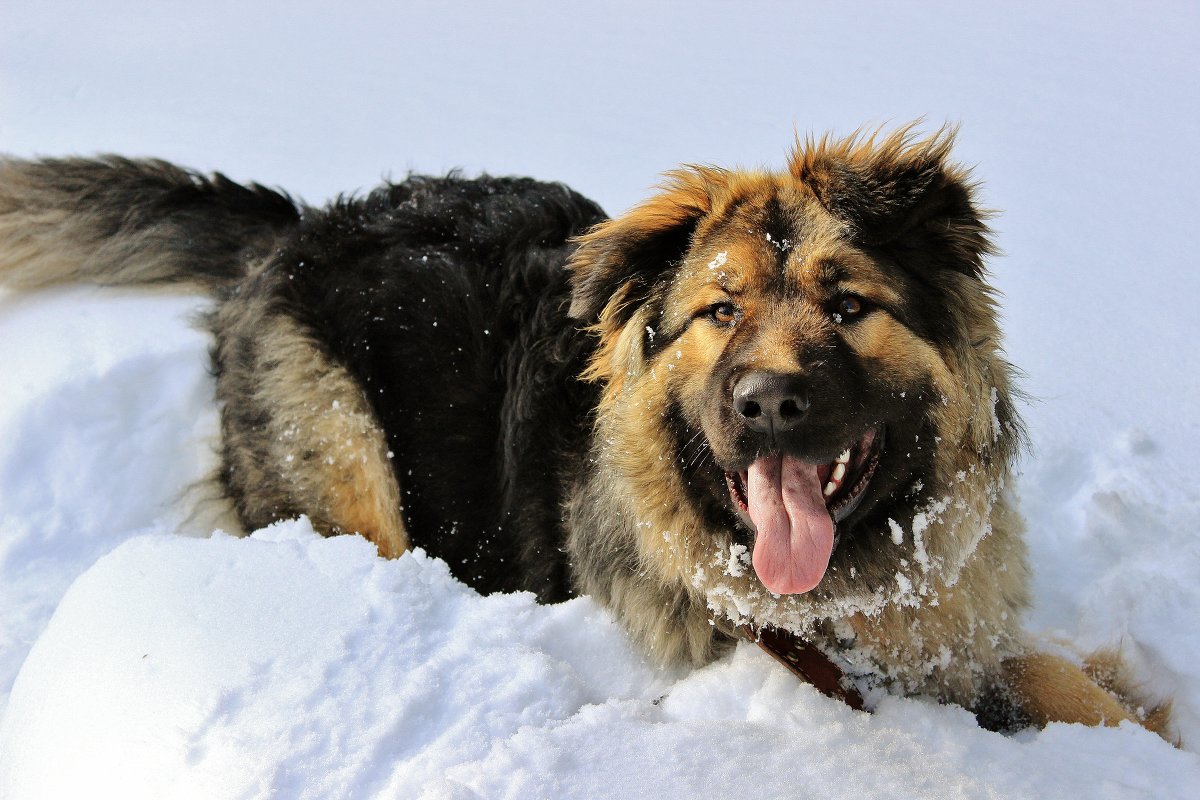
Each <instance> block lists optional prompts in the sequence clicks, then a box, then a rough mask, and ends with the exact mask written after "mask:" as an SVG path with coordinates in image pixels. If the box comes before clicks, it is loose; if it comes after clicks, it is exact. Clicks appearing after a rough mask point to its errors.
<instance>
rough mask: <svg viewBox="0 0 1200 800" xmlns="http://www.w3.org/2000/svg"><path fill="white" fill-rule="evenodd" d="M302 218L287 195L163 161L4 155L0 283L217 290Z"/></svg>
mask: <svg viewBox="0 0 1200 800" xmlns="http://www.w3.org/2000/svg"><path fill="white" fill-rule="evenodd" d="M299 217H300V211H299V208H298V207H297V205H296V204H295V203H294V202H293V201H292V200H291V198H289V197H287V196H286V195H284V194H281V193H279V192H275V191H272V190H270V189H266V188H264V187H262V186H259V185H257V184H251V185H250V186H242V185H239V184H237V183H234V182H233V181H231V180H229V179H228V178H226V177H225V176H223V175H220V174H216V175H213V176H212V177H211V178H210V177H205V176H203V175H200V174H199V173H196V172H192V171H190V170H185V169H181V168H179V167H176V166H173V165H171V164H168V163H166V162H165V161H151V160H130V159H126V158H119V157H116V156H105V157H101V158H95V159H85V158H64V159H46V160H41V161H22V160H16V159H4V158H0V285H7V286H13V287H22V288H31V287H36V286H47V285H50V284H55V283H65V282H71V281H87V282H92V283H101V284H148V283H163V282H175V281H187V282H195V283H199V284H201V285H202V286H204V287H206V288H209V289H213V288H216V287H218V286H220V285H223V284H225V283H227V282H229V281H232V280H235V279H236V278H238V277H239V276H240V275H241V274H242V272H243V270H244V269H245V265H246V264H247V262H248V260H249V259H252V258H255V257H256V256H262V255H265V254H267V253H268V252H270V250H271V248H272V247H273V246H274V244H275V242H276V241H277V240H278V238H279V236H280V235H281V234H283V233H284V232H285V231H286V230H287V229H289V228H290V227H291V226H292V225H294V224H295V223H296V222H297V220H298V219H299Z"/></svg>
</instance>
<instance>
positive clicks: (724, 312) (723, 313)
mask: <svg viewBox="0 0 1200 800" xmlns="http://www.w3.org/2000/svg"><path fill="white" fill-rule="evenodd" d="M708 315H709V316H710V317H712V320H713V322H715V323H717V324H718V325H726V326H728V325H732V324H733V323H735V322H737V306H735V305H734V304H733V303H717V304H716V305H714V306H711V307H710V308H709V309H708Z"/></svg>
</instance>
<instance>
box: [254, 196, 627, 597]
mask: <svg viewBox="0 0 1200 800" xmlns="http://www.w3.org/2000/svg"><path fill="white" fill-rule="evenodd" d="M602 219H603V212H602V211H601V210H600V208H599V207H598V206H596V205H595V204H594V203H592V202H591V201H589V200H587V199H585V198H584V197H582V196H581V195H579V194H576V193H575V192H572V191H571V190H569V189H567V188H566V187H564V186H562V185H559V184H547V183H540V182H537V181H534V180H530V179H516V178H491V177H482V178H479V179H474V180H466V179H462V178H460V177H458V176H456V175H453V174H452V175H450V176H448V177H445V178H429V177H410V178H409V179H407V180H405V181H404V182H402V183H398V184H390V185H385V186H383V187H382V188H380V189H377V190H375V191H374V192H372V193H371V194H369V195H367V196H366V197H364V198H361V199H339V200H338V201H336V202H334V203H333V204H331V205H330V206H329V207H327V208H325V209H322V210H320V211H317V212H309V213H306V214H305V217H304V219H303V220H302V222H301V224H300V226H299V227H298V228H297V229H296V230H295V232H294V234H293V235H292V236H291V237H289V238H288V240H287V243H286V244H285V245H284V246H283V248H282V250H281V252H279V254H278V255H277V256H276V257H275V258H273V259H272V261H271V263H270V266H269V267H268V270H269V271H270V272H272V273H274V274H272V275H270V276H269V277H268V276H264V277H267V280H268V281H269V282H270V283H272V284H273V285H274V287H275V291H276V292H278V295H279V301H280V303H281V310H282V311H283V312H284V313H286V314H288V315H289V316H292V317H293V318H295V319H298V320H299V321H301V322H302V323H303V324H304V325H306V326H308V327H310V328H311V329H312V331H313V333H314V340H315V341H316V342H319V343H321V344H322V345H323V346H324V347H326V348H328V351H329V354H330V355H331V356H332V358H333V359H334V360H336V361H337V362H340V363H342V364H344V365H345V366H346V367H347V368H348V369H349V370H350V371H351V373H352V374H353V375H354V376H355V378H356V379H357V381H358V383H359V384H360V385H361V386H362V387H363V389H364V391H365V392H366V394H367V397H368V399H369V401H370V403H371V406H372V407H373V408H374V411H375V413H376V415H377V416H378V419H379V421H380V423H381V424H382V427H383V429H384V431H385V433H386V435H387V440H388V446H389V448H390V449H391V450H392V452H393V453H394V458H393V460H392V464H393V467H394V470H395V474H396V478H397V481H398V483H399V485H400V488H401V498H402V503H403V509H404V510H403V515H404V522H405V525H406V527H407V529H408V533H409V537H410V540H411V542H412V544H413V545H414V546H417V547H424V548H426V549H427V550H428V551H429V552H431V553H432V554H434V555H437V556H440V557H442V558H444V559H445V560H446V561H447V562H448V563H449V564H450V565H451V567H452V568H453V569H454V570H455V571H456V574H458V575H459V577H460V578H461V579H463V580H464V581H465V582H467V583H469V584H470V585H472V586H473V587H475V588H476V589H479V590H480V591H485V592H489V591H498V590H504V591H514V590H531V591H535V592H537V594H538V595H539V597H541V598H542V599H543V600H555V599H561V598H564V597H566V596H568V595H569V593H570V584H569V580H568V575H567V571H566V563H565V556H564V555H563V553H562V552H561V548H562V541H563V536H564V534H563V527H562V526H563V522H562V518H563V514H562V505H563V500H564V490H565V485H564V484H565V481H566V480H568V478H569V476H571V475H572V474H573V473H574V472H575V471H576V468H578V467H579V466H580V465H579V464H578V461H579V454H580V453H584V452H586V451H587V446H586V441H587V436H588V432H589V430H590V414H591V409H592V408H594V406H595V403H596V397H595V391H594V389H593V388H592V387H591V385H589V384H586V383H584V382H582V381H581V380H580V379H579V377H578V376H579V375H580V374H581V373H582V372H583V368H584V365H585V363H586V361H587V357H588V354H589V352H590V347H591V341H590V338H589V337H588V336H587V335H586V334H584V333H583V332H582V331H581V330H579V329H578V328H577V325H576V323H574V322H573V321H572V320H569V319H568V317H567V314H566V309H567V307H568V305H569V302H570V294H569V287H568V277H567V273H566V271H565V270H564V269H563V264H564V262H565V260H566V257H567V254H568V251H569V249H570V245H569V244H568V240H569V239H570V238H571V237H573V236H576V235H578V234H580V233H582V232H583V231H585V230H586V229H587V228H589V227H590V226H591V225H593V224H595V223H596V222H599V221H600V220H602ZM350 265H352V267H350ZM482 553H486V554H487V555H486V557H480V556H481V554H482Z"/></svg>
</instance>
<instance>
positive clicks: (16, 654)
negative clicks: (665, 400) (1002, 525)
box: [0, 0, 1200, 800]
mask: <svg viewBox="0 0 1200 800" xmlns="http://www.w3.org/2000/svg"><path fill="white" fill-rule="evenodd" d="M1046 5H1047V4H1033V3H1029V4H1010V5H1007V6H1005V7H1004V8H1001V7H998V6H997V7H995V8H983V7H973V6H969V5H966V4H952V3H935V2H928V3H925V4H922V5H921V6H905V7H903V8H902V7H900V6H895V5H893V4H883V3H878V4H874V3H873V4H870V5H869V6H867V7H863V6H862V5H857V6H855V7H853V8H851V7H849V6H847V7H846V8H845V9H843V8H841V7H840V6H839V5H837V4H821V3H813V4H804V5H803V6H798V5H792V4H783V3H761V4H751V5H747V4H737V5H730V4H726V3H718V2H702V1H701V0H694V1H693V2H688V3H660V4H653V5H648V6H647V5H646V4H633V3H616V4H605V5H601V4H591V3H573V4H570V5H569V6H566V5H561V4H550V3H545V4H541V3H533V2H526V3H518V4H512V5H505V6H493V7H490V8H488V9H484V8H483V7H479V6H477V5H467V4H463V5H461V6H459V5H454V4H450V3H406V4H385V3H371V4H362V5H355V6H354V8H353V11H350V10H346V9H342V8H338V9H335V8H333V7H332V6H328V5H326V4H317V3H305V2H298V3H289V4H287V6H286V7H284V6H272V5H269V4H265V3H257V2H245V1H243V2H238V3H233V2H229V1H228V0H226V1H224V2H214V3H206V4H192V5H180V4H151V3H134V2H113V3H105V4H91V3H83V2H51V3H32V2H28V1H27V0H11V2H8V3H6V4H5V7H4V9H3V11H0V106H2V108H3V114H0V150H3V151H6V152H9V153H14V154H18V155H33V154H38V153H42V154H66V153H74V152H78V153H90V152H97V151H116V152H121V153H125V154H130V155H157V156H163V157H167V158H170V159H172V160H175V161H178V162H181V163H185V164H188V165H192V166H196V167H198V168H202V169H221V170H223V171H226V172H227V173H228V174H230V176H231V177H234V178H235V179H240V180H260V181H263V182H265V183H268V184H277V185H281V186H284V187H286V188H288V189H290V190H293V191H296V192H298V193H299V194H300V195H302V196H304V197H305V198H307V199H308V200H310V201H313V202H317V201H320V200H321V199H323V198H327V197H330V196H332V195H333V194H334V193H336V192H338V191H342V190H347V189H353V188H355V187H368V186H370V185H372V184H373V183H375V182H376V181H377V180H378V178H379V177H380V176H381V175H383V174H384V173H386V172H388V171H389V170H390V171H391V172H392V173H394V174H402V173H403V172H404V171H406V170H407V169H409V168H413V169H417V170H421V171H430V172H439V171H444V170H445V169H448V168H451V167H455V166H461V167H463V168H465V169H466V170H467V171H468V172H475V171H479V170H482V169H487V170H489V171H491V172H493V173H521V174H530V175H534V176H537V177H541V178H550V179H560V180H564V181H566V182H568V183H570V184H572V185H573V186H575V187H576V188H578V189H579V190H580V191H582V192H584V193H585V194H588V195H590V196H592V197H594V198H595V199H597V200H598V201H600V202H601V203H602V204H603V205H604V206H605V207H606V208H608V209H609V210H610V211H619V210H621V209H622V208H626V207H628V206H630V205H632V204H633V203H634V202H636V201H637V200H638V199H640V198H641V197H643V196H645V193H646V192H647V191H648V187H649V186H651V185H652V184H653V183H654V182H655V180H656V177H655V176H656V175H657V174H658V173H661V172H662V171H664V170H666V169H669V168H671V167H673V166H675V165H677V164H679V163H684V162H694V163H706V162H711V163H718V164H722V165H733V164H738V163H741V164H745V165H751V166H753V165H758V164H767V165H773V166H775V167H778V166H780V165H781V164H782V163H783V159H784V155H785V150H786V148H787V146H788V145H789V144H790V142H791V141H792V138H793V132H794V131H798V132H799V133H800V134H801V135H804V134H805V133H807V132H809V131H813V132H816V133H820V132H821V131H823V130H825V129H827V128H832V129H835V130H838V131H840V132H847V131H850V130H852V129H854V128H857V127H859V126H861V125H864V124H867V125H873V124H878V123H881V122H887V121H894V122H903V121H906V120H909V119H914V118H917V117H920V116H924V117H925V118H926V119H927V120H928V122H927V127H935V126H936V125H938V124H940V123H941V122H942V121H943V120H949V121H951V122H961V123H962V126H963V127H962V132H961V134H960V137H959V145H958V148H957V155H958V157H959V158H960V159H961V160H963V161H964V162H966V163H969V164H973V165H975V169H976V174H977V176H978V177H979V178H980V179H981V180H983V181H984V200H985V203H986V204H987V205H989V206H991V207H995V208H998V209H1001V210H1002V213H1001V214H1000V215H999V216H998V217H997V218H996V220H995V222H994V225H995V227H996V229H997V231H998V236H999V243H1000V245H1001V246H1002V248H1003V249H1004V251H1005V255H1004V256H1001V257H998V258H995V259H993V261H992V267H993V270H994V272H995V277H996V282H997V284H998V285H999V287H1000V288H1001V289H1002V290H1003V293H1004V298H1003V304H1004V314H1005V318H1006V328H1007V350H1008V353H1009V355H1010V357H1011V359H1012V360H1013V361H1014V363H1016V364H1017V365H1019V366H1020V367H1021V368H1022V370H1023V371H1024V372H1025V373H1026V379H1025V381H1024V382H1023V385H1024V388H1025V389H1026V390H1027V391H1028V392H1029V393H1030V395H1031V397H1032V398H1033V399H1032V400H1031V401H1030V402H1029V403H1028V404H1027V405H1026V406H1025V408H1023V413H1024V415H1025V417H1026V420H1027V422H1028V424H1029V429H1030V433H1031V439H1032V441H1033V449H1032V452H1031V453H1030V455H1029V456H1028V457H1027V458H1026V459H1025V461H1024V466H1023V474H1022V475H1021V477H1020V480H1019V485H1018V489H1019V491H1020V493H1021V496H1022V500H1023V503H1022V505H1023V509H1024V511H1025V514H1026V517H1027V521H1028V526H1029V538H1030V543H1031V546H1032V549H1033V554H1034V563H1035V566H1036V570H1037V574H1036V578H1035V584H1034V591H1035V597H1036V607H1035V609H1034V613H1033V615H1032V619H1031V621H1030V627H1031V629H1032V630H1033V631H1035V632H1036V633H1037V634H1038V635H1040V636H1042V637H1044V638H1045V640H1046V641H1047V642H1048V643H1050V645H1052V646H1053V645H1055V643H1061V642H1070V643H1072V644H1073V645H1075V646H1078V647H1079V648H1082V649H1090V648H1095V647H1101V646H1119V647H1120V648H1121V650H1122V652H1123V654H1124V655H1125V657H1126V658H1127V659H1128V661H1129V662H1130V664H1131V665H1132V666H1133V667H1134V669H1135V671H1136V673H1137V675H1138V676H1139V678H1140V679H1142V680H1143V681H1144V682H1145V685H1146V686H1147V688H1149V689H1151V690H1154V691H1157V692H1162V693H1164V694H1169V695H1172V696H1173V697H1174V698H1175V711H1176V717H1177V721H1178V726H1179V728H1180V733H1181V734H1182V736H1183V749H1181V750H1176V749H1173V748H1171V747H1169V746H1168V745H1166V744H1165V743H1163V742H1162V741H1161V740H1160V739H1158V738H1157V737H1154V736H1152V735H1150V734H1148V733H1146V732H1145V731H1142V730H1140V729H1136V728H1131V727H1123V728H1120V729H1086V728H1082V727H1079V726H1065V725H1052V726H1050V727H1049V728H1047V729H1046V730H1045V731H1041V732H1025V733H1022V734H1019V735H1017V736H1014V737H1008V738H1006V737H1003V736H999V735H997V734H991V733H987V732H984V731H981V730H979V729H978V728H977V727H976V726H975V724H974V721H973V719H972V718H971V717H970V715H968V714H967V713H966V712H964V711H962V710H961V709H957V708H953V707H941V706H937V705H935V704H932V703H930V702H927V701H923V700H920V699H900V698H884V699H883V700H882V702H881V704H880V706H879V708H878V709H877V711H876V712H875V713H874V714H871V715H864V714H860V713H857V712H854V711H851V710H850V709H848V708H847V707H845V706H843V705H841V704H839V703H837V702H836V701H833V700H830V699H828V698H825V697H823V696H821V695H819V694H817V693H816V692H815V691H814V690H813V689H811V688H810V687H808V686H805V685H802V684H799V683H797V682H796V681H795V680H794V679H792V678H791V677H790V676H788V675H787V674H786V673H785V672H783V671H782V670H780V669H779V668H778V667H777V666H776V665H775V664H774V662H772V661H771V660H770V659H769V658H767V657H766V656H764V655H762V654H761V653H759V652H758V651H756V650H755V649H753V648H748V647H742V648H739V649H738V650H737V651H736V652H735V653H733V654H732V655H731V656H730V657H728V658H726V659H724V660H722V661H720V662H717V663H715V664H713V665H710V666H709V667H706V668H704V669H701V670H697V671H694V672H691V673H686V672H681V673H668V672H663V671H660V670H657V669H655V668H653V667H651V666H649V665H648V664H647V663H645V662H644V661H643V659H642V658H641V657H640V655H639V654H638V653H637V652H635V651H633V650H632V649H631V647H630V645H629V643H628V642H627V640H626V639H625V637H624V635H623V633H622V632H621V631H620V629H619V628H618V627H617V626H616V625H614V623H613V622H612V621H611V619H610V618H609V617H608V616H607V614H605V612H603V611H602V610H601V609H599V608H598V607H597V606H596V605H595V604H594V603H592V602H591V601H590V600H588V599H586V598H584V599H579V600H575V601H572V602H570V603H566V604H562V605H559V606H549V607H547V606H538V605H536V604H535V603H534V602H533V601H532V599H531V598H530V597H528V596H525V595H511V596H493V597H480V596H478V595H476V594H474V593H473V592H471V591H470V590H468V589H466V588H464V587H463V586H461V585H460V584H458V583H456V582H455V581H454V580H453V579H452V578H451V577H450V576H449V574H448V572H447V570H446V568H445V566H444V565H443V564H441V563H440V562H438V561H436V560H432V559H429V558H427V557H424V556H423V555H420V554H411V555H406V556H405V557H404V558H402V559H399V560H397V561H392V562H385V561H381V560H379V559H377V558H376V557H375V556H374V554H373V552H372V551H371V549H370V548H369V546H368V545H366V543H365V542H362V541H361V540H357V539H353V538H342V539H334V540H322V539H319V538H317V537H315V535H313V534H312V532H311V528H310V527H309V526H308V525H307V523H306V522H305V521H303V520H301V521H296V522H289V523H281V524H279V525H277V526H274V527H272V528H270V529H268V530H266V531H260V532H257V533H255V534H254V535H253V536H251V537H250V538H234V537H232V536H228V535H225V534H221V533H215V531H219V530H227V531H236V530H237V528H236V523H235V522H234V520H233V519H232V518H231V515H230V513H229V508H228V506H227V504H226V503H225V502H224V501H222V500H221V499H220V498H216V497H213V495H212V492H211V489H210V488H209V486H208V485H207V484H206V483H205V482H204V478H205V477H206V476H207V475H209V474H210V473H211V471H212V470H213V469H214V467H215V466H216V456H215V449H214V448H215V446H216V442H217V417H216V409H215V407H214V404H213V400H212V385H211V380H210V378H209V377H208V374H207V371H206V359H207V347H208V340H207V338H206V336H205V335H204V334H203V332H201V331H198V330H196V329H195V328H193V327H191V326H190V324H189V323H190V320H191V319H192V318H193V317H194V315H195V314H196V313H197V312H199V311H201V310H203V309H204V308H205V307H206V300H205V299H204V298H200V297H195V296H190V295H187V294H184V293H180V292H174V291H164V290H155V291H128V290H101V289H96V288H90V287H65V288H59V289H53V290H48V291H43V292H38V293H31V294H7V295H0V376H2V377H3V387H4V388H3V391H2V392H0V797H3V798H10V797H11V798H40V797H70V796H90V797H109V796H120V797H156V798H157V797H206V798H213V797H266V796H277V797H330V796H338V797H340V796H347V797H416V798H422V797H423V798H476V797H478V798H503V797H521V798H540V797H547V798H574V797H580V798H592V797H630V796H640V795H645V794H649V793H653V794H654V795H655V796H656V797H660V798H663V799H664V800H670V798H675V797H697V796H699V797H729V796H748V795H752V796H754V797H757V798H777V797H778V798H782V797H794V796H797V795H808V794H812V795H821V796H828V797H832V798H837V797H856V798H861V797H932V798H937V797H1054V796H1060V797H1066V796H1079V797H1118V798H1124V797H1195V796H1196V795H1197V793H1198V792H1200V758H1197V756H1196V747H1197V743H1198V742H1200V666H1198V665H1200V630H1198V628H1197V625H1196V622H1195V620H1196V619H1198V618H1200V522H1197V520H1200V488H1197V487H1198V486H1200V480H1198V478H1200V459H1198V458H1197V456H1196V455H1195V454H1196V452H1197V448H1198V447H1200V412H1198V411H1197V402H1196V399H1197V398H1198V397H1200V350H1197V348H1196V347H1195V341H1196V336H1197V333H1200V327H1198V325H1197V322H1196V315H1195V313H1194V309H1193V305H1194V302H1195V298H1196V297H1197V296H1200V272H1198V271H1197V270H1196V269H1195V268H1194V264H1193V263H1192V261H1193V260H1194V259H1193V258H1192V257H1191V253H1190V244H1191V241H1192V239H1193V238H1194V237H1193V234H1192V231H1193V228H1194V224H1195V223H1194V221H1195V219H1197V218H1198V216H1200V215H1198V214H1197V212H1198V211H1200V209H1198V208H1197V206H1198V204H1200V200H1198V198H1197V195H1196V193H1195V191H1194V187H1195V185H1196V184H1197V181H1200V158H1198V157H1197V156H1196V154H1195V149H1194V148H1193V147H1192V146H1191V142H1194V141H1196V140H1197V138H1200V113H1198V111H1200V110H1198V108H1197V97H1196V94H1195V90H1194V87H1195V86H1197V85H1200V62H1198V61H1197V60H1196V59H1195V58H1194V43H1195V41H1196V40H1197V37H1198V35H1200V10H1198V9H1197V8H1196V7H1195V6H1193V5H1189V4H1183V3H1174V4H1172V3H1162V4H1157V5H1155V7H1154V8H1153V10H1152V11H1151V10H1147V9H1146V8H1145V7H1144V6H1140V5H1134V4H1124V5H1120V4H1107V5H1104V4H1102V5H1100V6H1096V5H1088V6H1083V5H1077V4H1070V3H1063V4H1053V7H1050V8H1047V7H1046ZM918 533H919V532H918V531H917V530H916V528H915V526H914V535H917V534H918ZM735 555H736V554H731V560H730V563H731V565H732V564H733V563H734V560H733V557H734V556H735Z"/></svg>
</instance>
